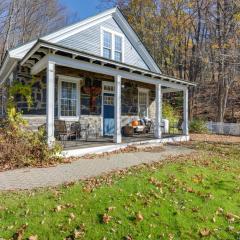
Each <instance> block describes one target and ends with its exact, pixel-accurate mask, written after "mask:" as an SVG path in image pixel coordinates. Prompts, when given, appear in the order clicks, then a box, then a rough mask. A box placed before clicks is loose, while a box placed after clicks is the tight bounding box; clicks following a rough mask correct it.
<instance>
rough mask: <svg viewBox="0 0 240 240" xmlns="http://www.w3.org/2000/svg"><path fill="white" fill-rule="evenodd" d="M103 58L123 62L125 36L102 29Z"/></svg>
mask: <svg viewBox="0 0 240 240" xmlns="http://www.w3.org/2000/svg"><path fill="white" fill-rule="evenodd" d="M102 56H103V57H105V58H108V59H112V60H115V61H118V62H123V57H124V56H123V35H122V34H120V33H117V32H113V31H112V30H107V29H105V28H104V29H102Z"/></svg>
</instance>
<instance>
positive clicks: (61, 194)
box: [0, 143, 240, 240]
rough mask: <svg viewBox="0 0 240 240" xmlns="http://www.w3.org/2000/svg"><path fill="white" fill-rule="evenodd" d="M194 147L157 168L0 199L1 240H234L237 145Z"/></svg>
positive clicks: (239, 229)
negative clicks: (190, 151)
mask: <svg viewBox="0 0 240 240" xmlns="http://www.w3.org/2000/svg"><path fill="white" fill-rule="evenodd" d="M193 147H194V148H196V150H197V152H196V153H194V154H192V155H191V156H188V157H181V158H178V159H170V160H169V161H168V162H166V163H164V164H154V165H152V166H141V167H137V168H132V169H130V170H128V171H123V172H118V173H115V174H112V175H108V176H104V177H102V178H99V179H95V180H92V181H88V182H80V183H76V184H74V185H68V186H62V187H59V188H57V189H47V190H46V189H45V190H38V191H32V192H14V193H1V194H0V238H1V237H2V238H3V239H9V238H12V237H13V236H14V237H15V239H28V238H29V237H30V236H35V235H37V236H38V239H65V238H66V239H87V240H90V239H93V240H108V239H117V240H119V239H120V240H121V239H129V240H131V239H133V240H136V239H142V240H146V239H191V240H192V239H200V238H204V239H240V145H213V144H205V143H201V144H200V143H199V144H194V146H193ZM24 225H26V226H24ZM14 234H15V235H14ZM17 237H18V238H17ZM21 237H22V238H21ZM32 239H34V238H32ZM35 239H36V238H35Z"/></svg>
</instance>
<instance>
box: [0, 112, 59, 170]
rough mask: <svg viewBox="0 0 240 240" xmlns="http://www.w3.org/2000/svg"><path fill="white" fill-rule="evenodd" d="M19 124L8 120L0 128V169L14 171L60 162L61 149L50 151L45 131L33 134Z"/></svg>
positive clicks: (56, 148) (57, 147) (55, 147)
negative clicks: (58, 155) (58, 154)
mask: <svg viewBox="0 0 240 240" xmlns="http://www.w3.org/2000/svg"><path fill="white" fill-rule="evenodd" d="M24 124H25V123H23V122H22V123H21V121H20V117H19V121H18V122H15V121H14V122H11V121H9V120H6V121H5V122H4V127H1V128H0V168H1V169H13V168H20V167H26V166H38V165H45V164H46V165H47V164H49V163H51V162H55V161H59V159H58V158H57V157H56V154H57V153H58V152H60V150H61V148H60V147H59V146H58V145H56V146H54V147H53V148H51V149H49V147H48V145H47V143H46V138H45V134H44V132H43V131H39V132H33V131H31V130H28V129H26V128H25V127H24Z"/></svg>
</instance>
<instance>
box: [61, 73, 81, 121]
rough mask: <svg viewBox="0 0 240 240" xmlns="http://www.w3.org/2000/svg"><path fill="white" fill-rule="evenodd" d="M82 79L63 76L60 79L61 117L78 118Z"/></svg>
mask: <svg viewBox="0 0 240 240" xmlns="http://www.w3.org/2000/svg"><path fill="white" fill-rule="evenodd" d="M79 82H80V79H75V78H74V79H73V78H71V77H65V76H62V77H60V79H59V88H58V89H59V90H58V95H59V100H58V103H59V110H58V115H59V117H60V118H76V117H78V115H79V110H80V109H79V108H80V107H79V105H80V104H79V99H80V96H79V95H80V90H79Z"/></svg>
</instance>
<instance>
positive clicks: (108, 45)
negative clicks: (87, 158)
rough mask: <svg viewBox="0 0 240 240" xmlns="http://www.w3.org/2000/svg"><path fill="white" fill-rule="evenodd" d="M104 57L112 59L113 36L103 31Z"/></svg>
mask: <svg viewBox="0 0 240 240" xmlns="http://www.w3.org/2000/svg"><path fill="white" fill-rule="evenodd" d="M103 57H105V58H109V59H111V58H112V34H111V33H110V32H106V31H103Z"/></svg>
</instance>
